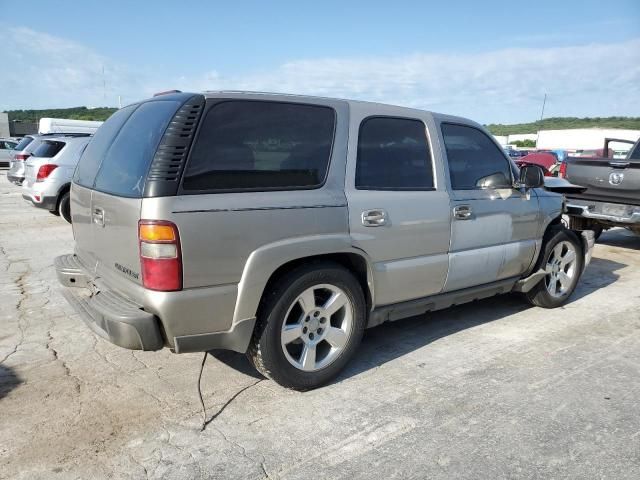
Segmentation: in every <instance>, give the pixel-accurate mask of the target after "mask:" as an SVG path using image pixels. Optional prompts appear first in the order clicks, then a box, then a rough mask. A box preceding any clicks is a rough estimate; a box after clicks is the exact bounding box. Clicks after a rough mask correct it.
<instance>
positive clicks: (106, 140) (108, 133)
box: [73, 105, 137, 188]
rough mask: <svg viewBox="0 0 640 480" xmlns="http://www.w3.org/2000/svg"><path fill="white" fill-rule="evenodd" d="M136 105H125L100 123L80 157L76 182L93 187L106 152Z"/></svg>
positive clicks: (74, 178)
mask: <svg viewBox="0 0 640 480" xmlns="http://www.w3.org/2000/svg"><path fill="white" fill-rule="evenodd" d="M136 107H137V105H129V106H128V107H124V108H122V109H120V110H118V111H117V112H115V113H114V114H113V115H111V116H110V117H109V118H108V119H107V121H106V122H104V123H103V124H102V125H100V128H98V130H97V131H96V133H95V135H94V136H93V138H92V139H91V141H90V142H89V145H88V146H87V148H86V150H85V151H84V154H83V155H82V157H81V158H80V162H78V167H77V168H76V171H75V174H74V176H73V181H74V182H75V183H77V184H79V185H82V186H83V187H88V188H92V187H93V182H94V181H95V179H96V174H97V173H98V169H99V168H100V163H101V162H102V159H103V157H104V154H105V152H106V151H107V149H108V148H109V146H110V145H111V143H112V142H113V139H114V138H115V137H116V135H117V134H118V132H119V131H120V129H121V128H122V125H124V122H126V121H127V119H128V118H129V116H130V115H131V113H133V111H134V110H135V109H136Z"/></svg>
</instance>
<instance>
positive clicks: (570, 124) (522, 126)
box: [487, 117, 640, 135]
mask: <svg viewBox="0 0 640 480" xmlns="http://www.w3.org/2000/svg"><path fill="white" fill-rule="evenodd" d="M595 127H599V128H626V129H630V130H640V117H590V118H577V117H550V118H545V119H543V120H538V121H537V122H531V123H516V124H513V125H502V124H499V123H498V124H495V123H492V124H489V125H487V128H488V129H489V131H490V132H491V133H493V134H494V135H513V134H517V133H536V132H537V131H538V130H563V129H569V128H595Z"/></svg>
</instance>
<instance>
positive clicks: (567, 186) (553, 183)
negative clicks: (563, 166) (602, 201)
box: [544, 177, 587, 193]
mask: <svg viewBox="0 0 640 480" xmlns="http://www.w3.org/2000/svg"><path fill="white" fill-rule="evenodd" d="M544 189H545V190H549V191H550V192H555V193H583V192H585V191H586V190H587V187H583V186H581V185H574V184H573V183H571V182H569V181H568V180H565V179H564V178H560V177H544Z"/></svg>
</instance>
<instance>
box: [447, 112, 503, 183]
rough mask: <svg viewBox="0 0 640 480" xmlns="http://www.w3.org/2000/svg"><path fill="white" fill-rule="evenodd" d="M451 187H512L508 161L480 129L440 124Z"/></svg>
mask: <svg viewBox="0 0 640 480" xmlns="http://www.w3.org/2000/svg"><path fill="white" fill-rule="evenodd" d="M442 136H443V137H444V144H445V147H446V149H447V160H448V163H449V177H450V179H451V188H452V189H453V190H475V189H484V188H511V187H512V183H513V182H512V173H511V168H510V164H509V161H508V160H507V158H506V157H505V155H504V153H503V152H502V150H501V149H499V148H498V147H497V146H496V144H495V143H493V141H492V140H491V139H490V138H489V137H488V136H487V134H485V133H484V132H482V131H481V130H479V129H477V128H474V127H470V126H466V125H457V124H452V123H443V124H442Z"/></svg>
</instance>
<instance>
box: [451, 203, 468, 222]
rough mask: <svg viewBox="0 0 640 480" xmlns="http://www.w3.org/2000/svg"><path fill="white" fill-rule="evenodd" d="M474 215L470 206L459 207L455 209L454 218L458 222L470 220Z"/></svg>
mask: <svg viewBox="0 0 640 480" xmlns="http://www.w3.org/2000/svg"><path fill="white" fill-rule="evenodd" d="M471 215H473V210H472V209H471V207H470V206H469V205H458V206H457V207H455V208H454V209H453V216H454V217H455V218H457V219H458V220H469V219H470V218H471Z"/></svg>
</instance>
